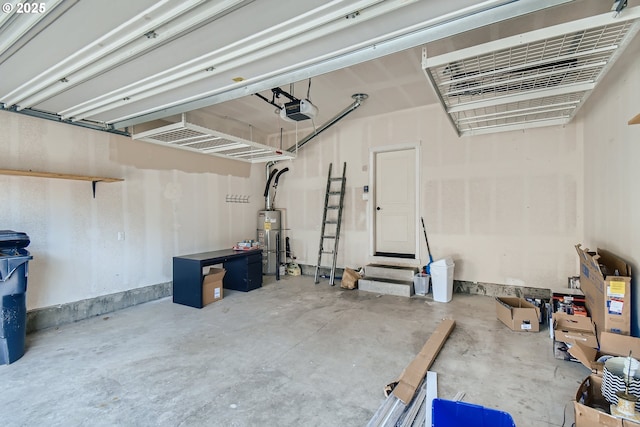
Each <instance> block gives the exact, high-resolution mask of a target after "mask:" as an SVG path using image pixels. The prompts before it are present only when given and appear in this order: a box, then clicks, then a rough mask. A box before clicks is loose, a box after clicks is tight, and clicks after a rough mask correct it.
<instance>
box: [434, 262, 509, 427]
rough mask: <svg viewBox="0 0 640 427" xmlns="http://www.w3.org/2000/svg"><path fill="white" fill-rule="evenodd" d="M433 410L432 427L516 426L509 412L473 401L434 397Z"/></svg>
mask: <svg viewBox="0 0 640 427" xmlns="http://www.w3.org/2000/svg"><path fill="white" fill-rule="evenodd" d="M432 273H433V271H432ZM432 411H433V412H432V416H431V427H461V426H464V427H516V423H515V422H514V421H513V418H511V415H509V414H508V413H506V412H502V411H497V410H495V409H490V408H485V407H484V406H480V405H473V404H471V403H465V402H456V401H452V400H444V399H433V407H432Z"/></svg>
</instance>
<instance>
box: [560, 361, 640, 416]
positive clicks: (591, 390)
mask: <svg viewBox="0 0 640 427" xmlns="http://www.w3.org/2000/svg"><path fill="white" fill-rule="evenodd" d="M601 388H602V377H601V376H598V375H594V374H591V375H589V376H588V377H587V378H585V380H584V381H583V382H582V384H580V387H578V392H577V393H576V400H575V402H573V408H574V412H575V417H576V424H575V426H576V427H600V426H608V427H631V426H633V427H638V426H640V424H638V423H635V422H633V421H629V420H623V419H621V418H616V417H613V416H611V415H609V414H607V413H605V412H602V411H600V410H598V409H597V408H609V402H607V400H606V399H605V398H604V396H603V395H602V392H601V391H600V390H601Z"/></svg>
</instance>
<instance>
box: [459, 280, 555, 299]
mask: <svg viewBox="0 0 640 427" xmlns="http://www.w3.org/2000/svg"><path fill="white" fill-rule="evenodd" d="M453 292H454V293H458V294H474V295H486V296H490V297H519V298H524V297H532V298H542V299H549V298H551V289H544V288H532V287H529V286H511V285H500V284H497V283H482V282H468V281H466V280H454V281H453Z"/></svg>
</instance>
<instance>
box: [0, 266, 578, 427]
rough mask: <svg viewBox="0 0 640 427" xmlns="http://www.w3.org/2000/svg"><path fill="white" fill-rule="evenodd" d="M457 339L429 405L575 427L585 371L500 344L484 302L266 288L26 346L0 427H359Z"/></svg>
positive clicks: (0, 371)
mask: <svg viewBox="0 0 640 427" xmlns="http://www.w3.org/2000/svg"><path fill="white" fill-rule="evenodd" d="M444 317H451V318H453V319H455V320H456V322H457V325H456V328H455V329H454V331H453V333H452V334H451V336H450V337H449V339H448V341H447V342H446V343H445V345H444V348H443V349H442V351H441V352H440V354H439V356H438V358H437V359H436V362H435V363H434V365H433V366H432V370H433V371H436V372H437V373H438V392H439V395H440V397H442V398H448V399H452V398H453V396H454V395H455V394H456V393H457V392H459V391H463V392H465V393H466V395H465V397H464V401H466V402H470V403H476V404H480V405H483V406H487V407H492V408H497V409H500V410H504V411H507V412H509V413H511V414H512V416H513V417H514V419H515V421H516V423H517V425H518V426H519V427H525V426H547V425H548V426H560V425H562V424H563V413H566V417H567V420H566V422H565V425H567V426H569V425H571V423H572V421H573V407H572V405H571V403H570V402H571V400H572V399H573V398H574V396H575V392H576V389H577V387H578V385H579V383H580V382H581V380H582V379H583V378H584V377H586V376H587V375H588V373H589V372H588V370H587V369H586V368H584V367H583V366H582V365H580V364H578V363H571V362H564V361H559V360H555V359H553V357H552V354H551V342H550V339H549V334H548V331H547V330H546V328H545V329H544V330H543V331H542V332H540V333H516V332H512V331H510V330H508V329H507V328H506V327H505V326H503V325H502V323H500V322H499V321H498V320H497V319H496V316H495V308H494V300H493V298H489V297H483V296H477V295H461V294H456V295H454V299H453V301H452V302H450V303H448V304H443V303H436V302H433V301H432V300H431V299H430V298H429V297H426V298H424V297H415V298H411V299H407V298H402V297H394V296H386V295H385V296H381V295H377V294H373V293H367V292H360V291H347V290H342V289H340V288H339V287H338V286H336V287H330V286H329V285H328V284H327V282H326V280H325V281H324V282H321V284H319V285H314V284H313V279H312V278H309V277H284V278H283V279H282V280H280V281H278V282H276V281H275V280H274V278H273V277H267V278H266V280H265V285H264V287H263V288H261V289H258V290H255V291H252V292H249V293H242V292H233V291H228V292H227V293H226V295H225V297H224V299H223V300H222V301H218V302H216V303H214V304H211V305H209V306H207V307H205V308H203V309H202V310H198V309H194V308H190V307H186V306H181V305H178V304H173V303H172V302H171V299H170V298H165V299H162V300H158V301H155V302H151V303H147V304H143V305H139V306H136V307H131V308H128V309H125V310H121V311H118V312H115V313H111V314H108V315H104V316H100V317H96V318H92V319H88V320H84V321H81V322H77V323H74V324H69V325H66V326H63V327H60V328H56V329H50V330H45V331H40V332H36V333H33V334H31V335H29V336H28V348H27V352H26V354H25V355H24V357H22V359H20V360H18V361H17V362H15V363H13V364H11V365H6V366H0V384H2V390H3V393H2V397H0V419H1V420H2V425H3V426H33V425H39V426H59V425H60V426H61V425H64V426H134V425H135V426H275V425H279V426H364V425H366V423H367V422H368V421H369V419H370V418H371V416H372V415H373V413H374V412H375V410H376V409H377V408H378V407H379V405H380V404H381V403H382V401H383V399H384V396H383V387H384V385H385V384H387V383H389V382H391V381H393V380H395V379H396V378H397V376H398V375H400V373H401V372H402V370H403V369H404V368H405V367H406V366H407V364H408V363H409V362H410V361H411V360H412V359H413V358H414V356H415V355H416V354H417V353H418V351H419V350H420V349H421V348H422V346H423V345H424V343H425V341H426V340H427V338H428V337H429V336H430V334H431V332H432V331H433V329H434V328H435V327H436V325H437V324H438V322H439V320H440V319H442V318H444Z"/></svg>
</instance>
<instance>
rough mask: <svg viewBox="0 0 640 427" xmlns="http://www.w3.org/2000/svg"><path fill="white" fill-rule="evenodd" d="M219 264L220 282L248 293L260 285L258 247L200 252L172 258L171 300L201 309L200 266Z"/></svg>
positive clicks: (260, 255)
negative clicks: (222, 271)
mask: <svg viewBox="0 0 640 427" xmlns="http://www.w3.org/2000/svg"><path fill="white" fill-rule="evenodd" d="M216 264H223V266H224V269H225V270H226V271H227V272H226V273H225V275H224V279H223V281H222V284H223V286H224V287H225V288H227V289H233V290H236V291H243V292H248V291H251V290H253V289H257V288H259V287H261V286H262V250H261V249H255V250H250V251H234V250H233V249H224V250H221V251H212V252H202V253H199V254H191V255H182V256H177V257H173V302H174V303H177V304H184V305H188V306H190V307H195V308H202V268H203V267H207V266H211V265H216Z"/></svg>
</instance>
